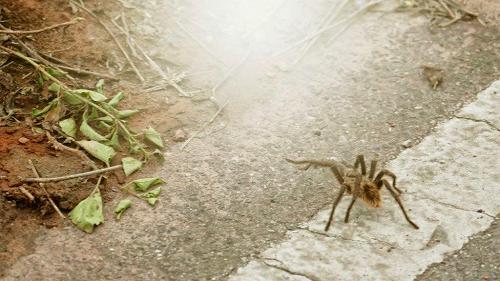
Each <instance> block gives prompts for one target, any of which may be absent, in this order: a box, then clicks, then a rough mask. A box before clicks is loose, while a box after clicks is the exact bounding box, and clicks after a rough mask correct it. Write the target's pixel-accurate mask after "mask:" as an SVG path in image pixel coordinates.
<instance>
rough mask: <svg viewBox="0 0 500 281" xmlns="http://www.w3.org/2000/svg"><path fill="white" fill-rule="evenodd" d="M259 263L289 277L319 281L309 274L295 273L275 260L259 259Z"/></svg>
mask: <svg viewBox="0 0 500 281" xmlns="http://www.w3.org/2000/svg"><path fill="white" fill-rule="evenodd" d="M268 261H275V262H278V263H280V264H281V265H277V264H272V263H269V262H268ZM261 262H262V263H263V264H265V265H267V266H269V267H272V268H275V269H278V270H281V271H283V272H286V273H288V274H290V275H295V276H301V277H304V278H306V279H307V280H311V281H321V280H320V279H319V278H317V277H315V276H311V275H309V274H305V273H301V272H297V271H294V270H291V269H289V268H287V267H285V266H284V263H283V262H282V261H280V260H278V259H275V258H261Z"/></svg>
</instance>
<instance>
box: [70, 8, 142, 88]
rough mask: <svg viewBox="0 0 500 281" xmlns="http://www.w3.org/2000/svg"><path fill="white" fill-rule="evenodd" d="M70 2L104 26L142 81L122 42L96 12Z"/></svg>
mask: <svg viewBox="0 0 500 281" xmlns="http://www.w3.org/2000/svg"><path fill="white" fill-rule="evenodd" d="M71 3H73V4H74V5H75V6H77V7H79V8H80V9H82V10H84V11H85V12H87V13H88V14H89V15H90V16H91V17H93V18H94V19H95V20H96V21H97V23H99V24H100V25H101V26H102V27H103V28H104V30H106V32H107V33H108V34H109V35H110V36H111V38H112V39H113V41H115V44H116V46H118V48H119V49H120V51H121V52H122V53H123V55H124V56H125V59H127V61H128V63H129V64H130V66H131V67H132V69H133V70H134V72H135V74H136V75H137V77H138V78H139V80H141V82H144V81H145V79H144V77H143V76H142V74H141V72H140V71H139V69H137V67H136V66H135V64H134V62H133V61H132V59H131V58H130V56H129V55H128V53H127V51H126V50H125V48H123V46H122V44H121V43H120V41H119V40H118V38H117V37H116V35H115V34H114V33H113V31H112V30H111V29H109V27H108V26H107V25H106V24H105V23H104V22H103V21H102V20H101V19H100V18H99V17H98V16H97V15H96V14H94V12H92V11H91V10H89V9H87V8H86V7H85V6H83V5H82V4H80V3H77V2H75V1H73V0H71Z"/></svg>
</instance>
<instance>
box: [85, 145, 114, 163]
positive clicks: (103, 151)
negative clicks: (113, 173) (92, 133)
mask: <svg viewBox="0 0 500 281" xmlns="http://www.w3.org/2000/svg"><path fill="white" fill-rule="evenodd" d="M77 143H78V144H79V145H80V146H81V147H83V149H85V150H86V151H87V152H88V153H90V155H92V156H94V157H95V158H97V159H99V160H101V161H102V162H104V163H106V164H107V165H109V160H111V159H112V158H113V157H114V156H115V154H116V152H115V150H114V149H113V148H112V147H110V146H107V145H105V144H102V143H99V142H96V141H93V140H91V141H87V140H83V141H77Z"/></svg>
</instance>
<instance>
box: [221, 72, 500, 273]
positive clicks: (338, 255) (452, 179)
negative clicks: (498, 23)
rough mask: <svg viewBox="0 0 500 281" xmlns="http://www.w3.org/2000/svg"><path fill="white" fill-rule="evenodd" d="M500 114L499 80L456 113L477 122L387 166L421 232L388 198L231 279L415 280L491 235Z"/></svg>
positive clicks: (296, 239) (304, 235) (307, 230)
mask: <svg viewBox="0 0 500 281" xmlns="http://www.w3.org/2000/svg"><path fill="white" fill-rule="evenodd" d="M499 112H500V81H497V82H495V83H494V84H493V85H492V86H491V87H490V88H488V89H487V90H485V91H483V92H482V93H481V94H479V95H478V99H477V101H475V102H473V103H471V104H470V105H468V106H466V107H465V108H464V109H463V110H462V111H461V112H459V114H457V115H458V116H464V115H467V116H468V117H469V118H473V119H474V120H478V121H472V120H463V119H458V118H455V119H452V120H450V121H448V122H446V123H444V124H441V125H440V126H438V128H437V131H436V132H435V133H434V134H432V135H430V136H428V137H426V138H425V139H424V140H423V141H422V142H421V143H420V144H419V145H417V146H416V147H414V148H411V149H408V150H406V151H403V152H402V153H401V154H400V155H399V156H398V157H397V158H396V159H394V160H393V161H391V162H390V163H389V165H388V168H389V169H391V170H392V171H394V172H395V173H396V174H397V175H399V177H400V179H401V180H400V183H399V186H400V188H401V187H402V188H403V190H404V193H405V195H404V197H403V198H404V202H405V205H406V207H407V209H408V210H409V211H410V216H411V217H413V218H414V220H415V221H416V223H417V224H418V225H419V226H420V229H419V230H414V229H412V228H411V227H409V225H408V224H407V223H406V222H405V221H404V220H403V218H402V214H401V211H400V210H399V208H398V207H397V205H396V204H395V203H394V202H393V200H392V198H390V197H388V196H386V197H385V198H384V199H385V205H384V206H383V208H381V209H378V210H370V209H367V208H365V207H364V206H362V205H357V206H355V208H354V210H353V216H352V218H353V219H352V222H351V223H349V224H344V223H341V222H340V219H339V217H340V216H342V215H343V214H339V213H341V212H337V216H336V219H335V223H334V224H333V229H331V230H330V231H329V232H324V231H323V230H322V229H323V227H324V224H325V221H326V219H327V218H328V213H329V210H324V211H322V212H320V213H319V214H318V215H317V216H316V217H315V218H314V219H313V220H312V221H310V222H308V223H306V224H304V225H303V227H301V228H299V229H296V230H291V231H290V232H289V233H288V237H289V238H288V240H287V241H285V242H283V243H281V244H278V245H276V246H274V247H272V248H270V249H268V250H266V251H265V252H263V253H262V255H261V258H260V259H259V260H256V261H252V262H251V263H250V264H249V265H247V266H246V267H243V268H241V269H239V270H238V271H237V273H236V274H235V275H233V276H232V277H231V278H230V280H233V281H237V280H287V279H286V278H287V277H284V276H283V273H287V274H288V275H289V276H288V277H291V276H295V277H297V276H299V277H305V278H306V280H413V279H414V278H415V277H416V276H417V274H419V273H421V272H423V271H424V270H425V268H426V267H427V266H428V265H430V264H432V263H435V262H438V261H441V260H442V258H443V254H445V253H446V252H450V251H453V250H458V249H460V248H461V247H462V245H463V244H464V243H465V242H467V240H468V239H469V237H470V236H471V235H473V234H475V233H477V232H480V231H482V230H485V229H486V228H487V227H488V226H490V224H491V223H492V222H493V220H494V217H493V216H494V215H495V214H497V213H499V212H500V205H499V204H498V202H499V201H500V195H499V193H498V188H499V179H500V171H499V170H498V167H500V159H499V157H498V154H497V153H492V152H495V151H500V132H499V131H498V128H495V127H492V126H491V123H493V124H497V123H498V122H500V114H499ZM348 202H349V200H346V199H344V200H343V201H342V203H341V204H340V205H339V207H338V210H345V209H346V207H347V204H348ZM493 251H494V250H493ZM276 269H279V270H280V271H281V272H279V274H278V273H276V272H277V271H276Z"/></svg>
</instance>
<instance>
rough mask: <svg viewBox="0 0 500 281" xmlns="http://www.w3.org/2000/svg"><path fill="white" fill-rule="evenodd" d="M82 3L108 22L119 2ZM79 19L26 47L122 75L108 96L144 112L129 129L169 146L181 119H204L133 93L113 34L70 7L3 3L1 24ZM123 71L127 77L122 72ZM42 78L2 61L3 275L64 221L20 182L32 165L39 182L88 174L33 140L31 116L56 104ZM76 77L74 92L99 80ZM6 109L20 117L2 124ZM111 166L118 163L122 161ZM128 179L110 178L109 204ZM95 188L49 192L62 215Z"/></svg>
mask: <svg viewBox="0 0 500 281" xmlns="http://www.w3.org/2000/svg"><path fill="white" fill-rule="evenodd" d="M85 3H86V5H87V7H89V8H91V9H92V10H93V11H94V12H95V13H96V14H98V15H99V16H102V17H103V18H104V19H107V18H108V17H107V15H106V14H105V13H103V12H102V11H113V9H114V8H117V7H114V6H113V5H115V4H116V3H106V7H103V6H102V5H101V4H100V2H99V1H85ZM118 8H119V7H118ZM76 16H79V17H84V18H85V20H84V21H83V22H80V23H78V24H75V25H70V26H66V27H64V28H57V29H53V30H50V31H46V32H42V33H37V34H33V35H30V36H29V37H28V38H24V41H25V42H28V43H29V44H31V45H32V46H33V48H34V49H36V50H37V51H39V52H41V53H44V54H47V55H50V56H53V57H57V58H58V59H60V60H62V61H64V62H68V63H69V64H70V65H71V66H73V67H77V68H82V69H87V70H91V71H95V72H100V73H106V74H112V75H115V76H119V77H120V78H121V79H122V80H121V81H120V82H112V81H109V80H106V84H105V90H106V91H109V92H113V93H116V92H118V91H123V92H124V93H126V98H125V99H124V101H123V102H122V103H121V106H124V108H125V107H126V108H134V109H140V110H141V112H140V113H139V114H137V116H136V117H135V118H131V119H130V120H129V124H130V126H131V128H138V131H139V130H140V129H142V128H146V127H149V126H153V127H155V128H156V130H157V131H158V132H160V133H161V134H162V135H163V136H165V141H166V144H167V146H168V144H169V143H172V142H173V136H174V134H175V131H176V130H177V129H178V128H181V127H183V126H185V125H186V124H184V123H183V122H182V121H180V118H178V117H179V116H182V115H189V116H190V118H189V120H190V121H188V123H193V124H194V123H197V122H198V120H199V118H200V117H201V116H203V115H204V113H203V111H202V110H198V111H196V112H194V111H193V102H192V101H191V100H189V99H185V98H180V97H178V96H177V93H174V94H172V95H169V96H168V97H167V96H166V95H165V93H164V92H163V93H161V92H156V93H148V94H141V95H136V94H134V93H137V92H139V91H140V89H141V87H140V86H138V84H137V83H138V80H137V78H136V77H135V76H134V74H133V72H131V70H130V67H127V66H126V63H125V61H124V60H123V58H122V55H121V53H120V52H119V51H118V48H117V47H116V46H115V45H114V44H115V43H114V42H113V41H112V40H111V38H110V36H109V34H107V33H106V32H105V31H104V30H103V29H102V27H101V26H99V25H98V24H97V23H96V22H95V21H94V20H93V19H92V18H91V17H89V16H88V15H87V14H85V13H81V12H80V13H78V14H73V13H72V10H71V7H70V6H69V5H68V1H66V0H54V1H43V0H17V1H11V0H0V20H1V21H2V24H3V25H5V26H7V27H9V28H11V29H13V30H32V29H38V28H40V27H44V26H49V25H53V24H57V23H61V22H65V21H69V20H71V19H72V18H75V17H76ZM10 42H11V41H2V40H0V44H2V45H3V46H6V47H9V48H11V49H16V50H19V47H18V46H17V45H15V44H12V43H10ZM2 64H3V66H1V65H2ZM122 66H124V68H123V70H121V69H120V68H121V67H122ZM138 67H140V68H143V69H145V70H144V71H143V73H144V74H145V75H149V74H150V73H148V70H149V68H147V65H145V63H144V62H142V65H141V62H139V63H138ZM37 76H38V75H37V74H36V72H35V71H33V68H32V67H31V66H29V65H27V64H26V63H25V62H22V61H20V60H18V59H16V58H12V57H10V58H8V60H7V61H5V60H3V61H2V57H1V56H0V264H2V265H4V266H2V267H0V276H2V274H3V273H4V272H3V270H5V269H6V268H7V267H8V266H9V265H10V264H12V263H13V262H14V261H16V260H17V258H18V257H19V256H22V255H25V254H27V253H29V252H30V251H31V248H32V247H33V245H34V239H35V238H36V237H37V233H38V232H39V231H40V227H39V226H40V225H42V226H45V227H59V226H61V225H62V222H64V221H63V220H61V219H60V218H59V216H58V215H57V214H56V213H55V212H54V210H53V208H52V207H51V205H50V204H49V202H48V200H47V196H46V194H45V193H44V192H43V191H42V189H41V188H40V187H39V186H38V185H37V184H24V183H22V181H21V179H22V178H25V177H33V174H32V171H31V169H30V166H29V164H28V160H32V161H33V163H34V164H35V166H36V167H37V168H38V170H39V172H40V174H41V176H42V177H50V176H60V175H66V174H73V173H78V172H83V171H87V170H89V167H87V166H86V165H85V163H83V162H82V160H81V159H80V158H79V157H78V156H76V155H74V154H71V153H68V152H64V151H56V150H55V149H54V148H53V147H52V145H51V144H49V143H48V142H47V138H46V136H45V135H44V134H43V133H38V134H37V133H35V131H36V130H35V129H33V127H35V126H36V127H42V125H43V124H36V123H35V122H34V121H33V120H31V118H30V116H31V110H32V109H33V108H42V107H43V106H44V105H45V104H46V103H47V101H49V100H50V99H51V98H52V96H51V95H50V94H49V92H48V91H47V85H44V86H43V87H39V86H38V85H37V84H36V78H37ZM73 76H74V77H76V78H78V79H77V80H76V81H74V82H71V81H68V80H66V81H65V82H66V83H68V84H69V85H70V86H74V87H87V88H92V87H93V86H94V85H95V83H96V81H97V80H98V78H97V77H94V76H85V75H82V76H78V75H73ZM125 81H130V82H125ZM23 89H24V90H26V91H23ZM15 93H16V94H15ZM132 96H133V98H132ZM201 103H203V102H201ZM6 104H7V106H8V107H6ZM207 104H209V102H207ZM195 107H196V106H195ZM9 108H11V109H12V108H15V109H16V110H18V111H17V112H16V114H15V115H14V117H15V118H10V119H7V118H1V117H4V116H5V114H6V113H7V112H8V111H7V109H9ZM199 108H200V107H198V109H199ZM2 115H3V116H2ZM182 119H183V120H186V118H182ZM54 135H56V134H54ZM62 140H63V139H61V141H62ZM116 158H119V157H116ZM114 162H119V159H115V161H114ZM152 168H155V164H154V163H151V164H148V167H147V169H152ZM123 180H124V175H123V173H122V172H121V171H120V172H116V173H115V174H114V175H113V176H110V177H108V179H107V181H106V182H105V183H104V186H105V187H104V188H102V189H101V191H102V194H103V197H104V200H105V201H109V200H112V199H113V198H114V197H115V196H116V194H117V193H116V192H115V191H116V189H113V188H112V186H117V184H120V183H122V182H123ZM95 182H96V178H95V177H94V178H87V179H75V180H68V181H64V182H58V183H54V184H47V185H46V189H47V191H48V193H49V194H50V197H51V198H52V199H53V200H54V202H55V203H56V204H57V205H58V206H59V208H60V209H61V210H62V211H63V212H64V213H67V212H69V211H70V210H71V209H72V208H73V207H74V206H76V204H78V202H80V201H81V200H82V199H83V198H85V197H86V196H87V195H88V194H89V192H90V191H91V190H92V188H93V186H94V185H95ZM21 187H22V188H24V189H25V190H27V191H28V192H29V193H31V194H32V195H33V196H34V197H35V200H30V199H29V198H28V197H27V195H26V194H25V193H23V192H21Z"/></svg>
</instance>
